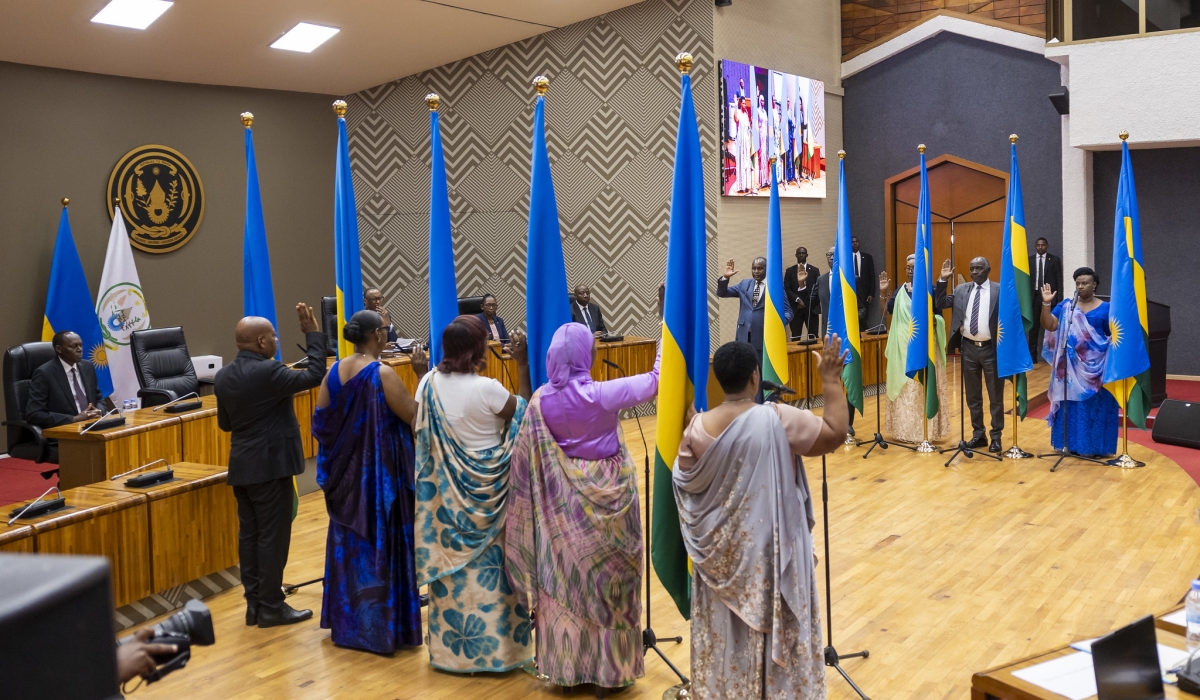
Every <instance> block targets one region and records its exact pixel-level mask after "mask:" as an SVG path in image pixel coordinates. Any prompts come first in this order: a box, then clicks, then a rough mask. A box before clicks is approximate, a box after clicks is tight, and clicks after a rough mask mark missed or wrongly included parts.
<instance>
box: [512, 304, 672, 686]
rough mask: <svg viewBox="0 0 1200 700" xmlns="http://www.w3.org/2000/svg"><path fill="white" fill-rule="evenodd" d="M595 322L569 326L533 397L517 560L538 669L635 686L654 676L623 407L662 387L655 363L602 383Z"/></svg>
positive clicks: (518, 451) (518, 459)
mask: <svg viewBox="0 0 1200 700" xmlns="http://www.w3.org/2000/svg"><path fill="white" fill-rule="evenodd" d="M595 355H596V351H595V341H594V339H593V337H592V333H591V332H590V331H588V328H587V326H584V325H582V324H579V323H568V324H566V325H564V326H562V327H560V328H559V329H558V330H557V331H556V332H555V333H554V338H553V340H552V341H551V343H550V349H549V351H547V353H546V367H547V370H548V374H549V377H550V381H549V383H547V384H546V385H544V386H542V387H541V388H540V389H539V390H538V391H537V393H535V394H534V395H533V398H532V400H530V402H529V409H528V411H527V412H526V414H525V422H524V423H523V424H522V425H521V432H520V433H519V434H518V436H517V443H516V446H515V448H514V450H513V456H512V473H511V477H510V478H511V482H510V488H511V491H510V493H509V503H508V523H507V527H508V541H507V544H506V551H505V554H506V558H507V562H508V576H509V581H510V583H511V585H512V587H513V588H514V589H515V590H516V591H517V594H518V596H520V597H521V599H522V600H524V601H527V603H528V605H529V607H530V609H532V610H534V611H536V613H537V616H536V617H537V622H536V629H537V640H538V649H537V653H538V657H537V661H538V670H539V672H540V673H542V674H545V675H546V676H549V678H550V681H551V682H553V683H557V684H558V685H562V686H575V685H581V684H584V683H592V684H594V685H597V686H600V687H602V688H621V687H625V686H628V685H632V684H633V682H634V681H635V680H636V679H638V678H641V677H642V676H643V675H644V670H643V654H642V627H641V614H642V605H641V596H640V595H639V592H640V590H641V585H642V526H641V519H640V511H639V508H638V490H637V471H636V468H635V467H634V463H633V460H632V459H630V457H629V450H627V449H626V448H625V445H624V441H623V436H622V433H621V428H620V421H619V418H618V413H619V412H620V411H622V410H624V409H628V408H632V407H634V406H636V405H638V404H640V403H642V402H644V401H647V400H649V399H651V398H653V397H654V395H655V394H656V393H657V392H658V366H659V362H658V359H656V360H655V362H654V369H653V370H651V371H649V372H647V373H645V374H639V375H635V376H632V377H625V378H622V379H614V380H611V381H607V382H597V381H594V380H593V379H592V376H591V367H592V362H593V361H594V359H595Z"/></svg>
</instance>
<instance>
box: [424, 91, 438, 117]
mask: <svg viewBox="0 0 1200 700" xmlns="http://www.w3.org/2000/svg"><path fill="white" fill-rule="evenodd" d="M441 103H442V98H440V97H438V94H437V93H436V92H431V93H429V94H428V95H426V96H425V104H427V105H429V111H430V112H436V111H438V105H440V104H441Z"/></svg>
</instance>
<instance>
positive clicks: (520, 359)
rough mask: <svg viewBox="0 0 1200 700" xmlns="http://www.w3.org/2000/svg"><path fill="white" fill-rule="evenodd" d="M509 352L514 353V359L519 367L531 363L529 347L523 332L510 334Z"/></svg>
mask: <svg viewBox="0 0 1200 700" xmlns="http://www.w3.org/2000/svg"><path fill="white" fill-rule="evenodd" d="M508 342H509V346H508V349H509V352H510V353H512V356H513V359H514V360H516V361H517V364H518V365H521V364H528V362H529V345H528V344H526V342H525V334H524V333H522V332H521V331H512V332H511V333H509V334H508Z"/></svg>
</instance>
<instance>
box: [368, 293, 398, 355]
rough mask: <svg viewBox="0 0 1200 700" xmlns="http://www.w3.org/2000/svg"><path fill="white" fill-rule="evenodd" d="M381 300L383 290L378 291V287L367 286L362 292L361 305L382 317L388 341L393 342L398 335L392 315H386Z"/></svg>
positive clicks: (385, 309)
mask: <svg viewBox="0 0 1200 700" xmlns="http://www.w3.org/2000/svg"><path fill="white" fill-rule="evenodd" d="M383 301H384V299H383V292H381V291H379V288H378V287H367V291H365V292H363V306H364V307H365V308H366V309H367V310H368V311H374V312H375V313H377V314H379V315H380V316H382V317H383V325H384V327H386V328H387V335H388V337H387V339H388V342H389V343H394V342H396V338H397V337H398V336H397V335H396V327H395V326H393V325H392V317H391V316H390V315H388V311H387V308H385V307H384V305H383Z"/></svg>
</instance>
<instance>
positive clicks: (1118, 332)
mask: <svg viewBox="0 0 1200 700" xmlns="http://www.w3.org/2000/svg"><path fill="white" fill-rule="evenodd" d="M1108 330H1109V331H1110V332H1111V333H1112V339H1111V340H1110V341H1109V342H1111V343H1112V346H1113V347H1114V348H1115V347H1118V346H1119V345H1120V344H1121V340H1122V339H1124V337H1125V329H1124V328H1122V327H1121V322H1120V321H1118V320H1117V319H1115V318H1110V319H1109V320H1108Z"/></svg>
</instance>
